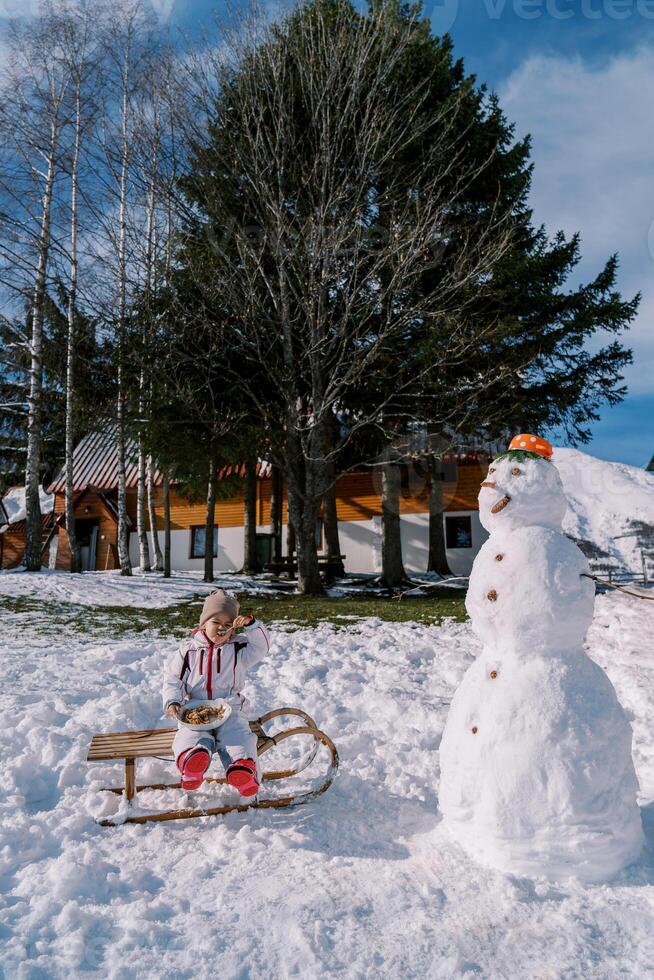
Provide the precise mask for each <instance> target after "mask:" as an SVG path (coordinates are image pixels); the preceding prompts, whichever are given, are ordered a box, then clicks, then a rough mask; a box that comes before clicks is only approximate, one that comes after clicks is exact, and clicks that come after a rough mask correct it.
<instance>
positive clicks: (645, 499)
mask: <svg viewBox="0 0 654 980" xmlns="http://www.w3.org/2000/svg"><path fill="white" fill-rule="evenodd" d="M553 458H554V462H555V463H556V467H557V469H558V470H559V473H560V474H561V479H562V480H563V487H564V490H565V494H566V497H567V498H568V512H567V514H566V516H565V519H564V521H563V530H564V531H565V532H566V534H570V535H572V536H573V537H574V538H577V539H578V540H585V541H590V542H592V544H593V545H594V546H595V547H596V548H601V549H602V550H603V551H605V552H606V553H607V556H610V557H611V558H612V559H613V560H614V561H615V562H617V563H618V564H619V565H622V566H625V567H627V568H630V569H631V570H632V571H637V572H640V569H641V556H640V548H641V546H642V544H643V542H642V541H639V535H638V533H637V532H638V529H639V527H638V526H639V524H643V525H646V526H647V527H648V528H651V529H654V473H648V472H647V471H646V470H643V469H639V468H638V467H637V466H628V465H627V464H626V463H608V462H606V461H605V460H603V459H597V458H595V457H594V456H590V455H588V454H587V453H582V452H580V451H579V450H578V449H555V450H554V457H553ZM652 533H654V532H653V531H650V532H649V534H650V535H651V534H652ZM646 534H647V532H646ZM644 543H645V545H646V544H647V542H646V541H645V542H644ZM650 546H651V541H650Z"/></svg>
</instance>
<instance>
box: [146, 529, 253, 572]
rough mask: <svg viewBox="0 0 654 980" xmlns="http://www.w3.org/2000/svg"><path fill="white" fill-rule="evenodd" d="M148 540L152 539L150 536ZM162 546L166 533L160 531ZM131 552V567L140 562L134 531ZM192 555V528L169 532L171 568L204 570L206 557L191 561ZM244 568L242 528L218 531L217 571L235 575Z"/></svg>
mask: <svg viewBox="0 0 654 980" xmlns="http://www.w3.org/2000/svg"><path fill="white" fill-rule="evenodd" d="M148 539H149V536H148ZM159 544H160V546H161V550H162V551H163V547H164V533H163V531H159ZM129 553H130V557H131V559H132V564H133V565H134V566H135V567H136V566H138V563H139V540H138V537H137V535H136V533H134V532H132V533H131V534H130V539H129ZM190 553H191V529H190V528H185V529H184V530H181V531H171V532H170V565H171V568H173V569H175V570H176V571H184V572H188V571H198V572H201V571H202V570H203V569H204V558H189V555H190ZM242 567H243V528H242V527H219V528H218V556H217V557H216V558H214V568H215V570H216V571H217V572H236V571H238V570H239V569H240V568H242Z"/></svg>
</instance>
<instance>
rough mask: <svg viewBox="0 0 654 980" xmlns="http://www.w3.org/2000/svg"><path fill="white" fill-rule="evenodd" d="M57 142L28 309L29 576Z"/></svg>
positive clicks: (36, 510) (36, 542) (37, 527)
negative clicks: (46, 287)
mask: <svg viewBox="0 0 654 980" xmlns="http://www.w3.org/2000/svg"><path fill="white" fill-rule="evenodd" d="M58 141H59V129H58V123H57V122H56V121H53V123H52V125H51V129H50V152H49V157H48V169H47V173H46V178H45V187H44V191H43V208H42V212H41V231H40V234H39V247H38V263H37V269H36V280H35V283H34V295H33V300H32V302H33V306H32V336H31V342H30V356H31V364H30V393H29V398H28V411H27V460H26V465H25V518H26V525H27V531H26V541H25V557H24V561H25V567H26V568H27V570H28V571H30V572H38V571H40V570H41V546H42V534H43V532H42V528H41V497H40V485H41V453H42V426H43V420H42V418H41V412H42V400H43V399H42V396H43V303H44V300H45V281H46V273H47V267H48V255H49V252H50V223H51V215H52V194H53V188H54V182H55V171H56V168H55V163H56V155H57V146H58Z"/></svg>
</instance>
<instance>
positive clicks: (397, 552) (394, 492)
mask: <svg viewBox="0 0 654 980" xmlns="http://www.w3.org/2000/svg"><path fill="white" fill-rule="evenodd" d="M406 580H407V575H406V572H405V571H404V564H403V562H402V537H401V530H400V467H399V466H398V465H397V464H394V463H384V464H383V465H382V576H381V582H382V585H385V586H386V588H387V589H394V588H397V586H398V585H402V583H403V582H406Z"/></svg>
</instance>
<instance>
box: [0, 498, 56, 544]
mask: <svg viewBox="0 0 654 980" xmlns="http://www.w3.org/2000/svg"><path fill="white" fill-rule="evenodd" d="M39 500H40V501H41V513H42V514H51V513H52V508H53V507H54V494H53V493H46V491H45V490H44V489H43V487H39ZM2 503H3V504H4V508H5V511H6V514H7V517H8V519H9V524H17V523H18V522H19V521H24V520H25V517H26V515H27V512H26V510H25V487H12V489H11V490H9V491H8V492H7V493H6V494H5V496H4V497H3V498H2ZM1 519H2V520H4V515H2V518H1ZM6 530H7V527H6V525H5V527H4V528H0V533H2V531H6Z"/></svg>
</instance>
